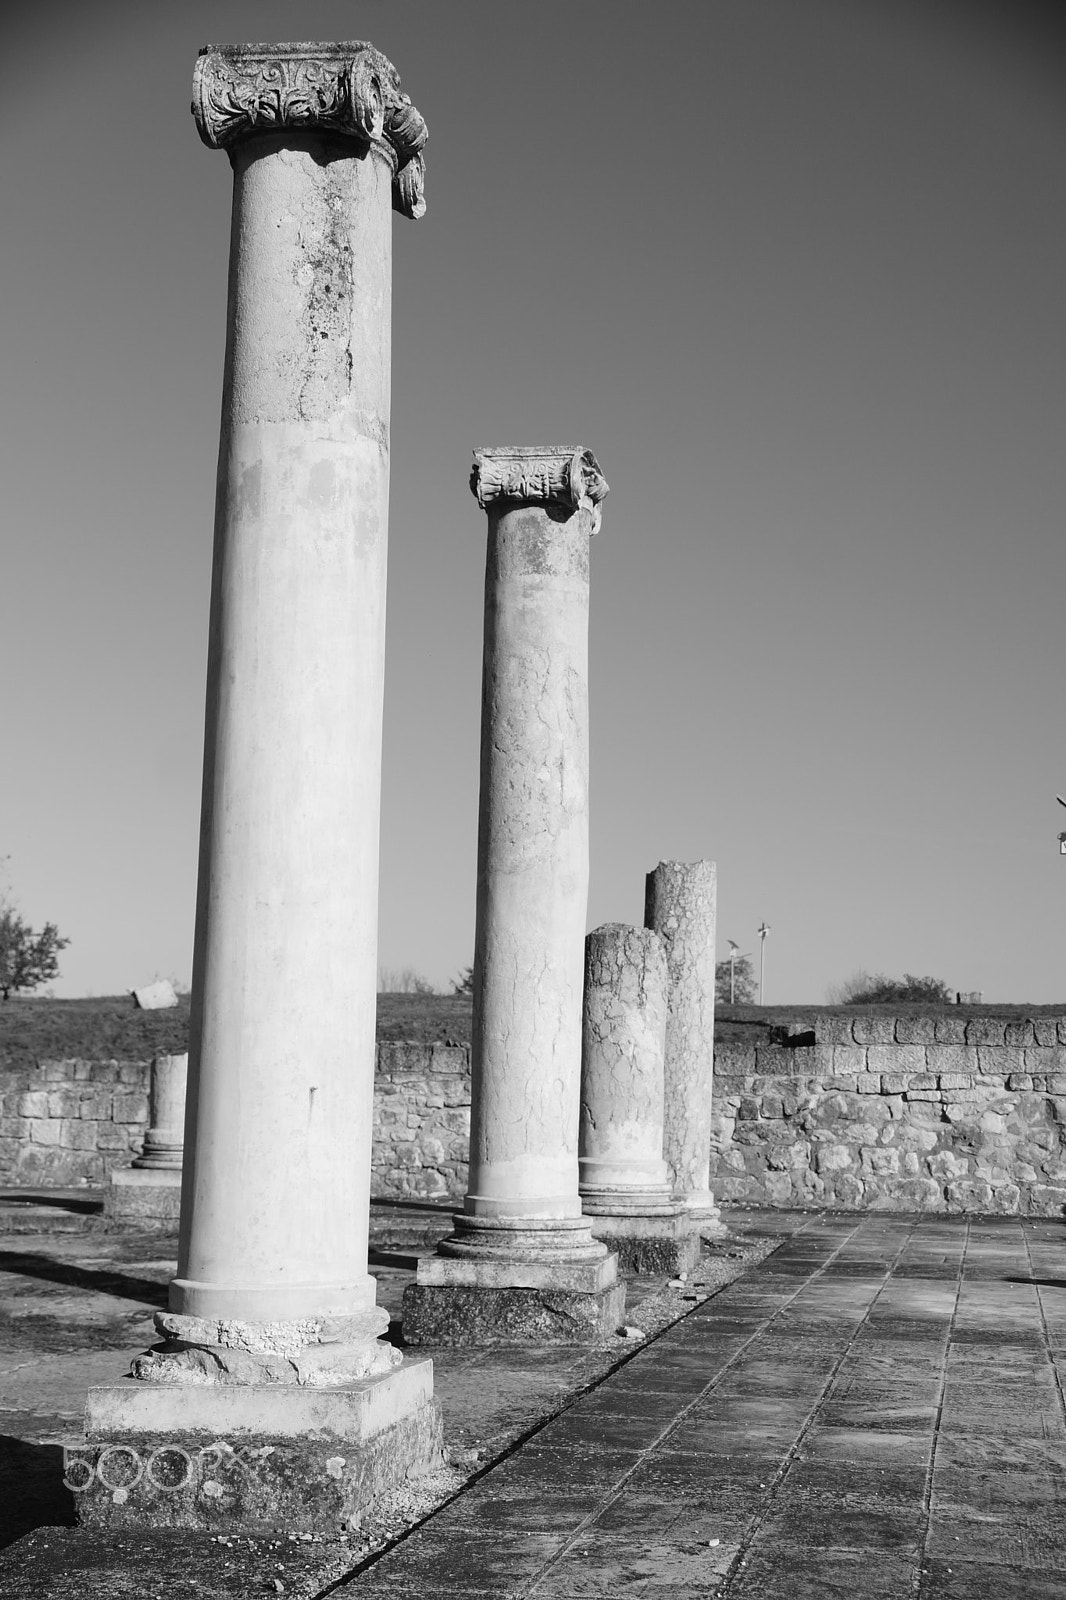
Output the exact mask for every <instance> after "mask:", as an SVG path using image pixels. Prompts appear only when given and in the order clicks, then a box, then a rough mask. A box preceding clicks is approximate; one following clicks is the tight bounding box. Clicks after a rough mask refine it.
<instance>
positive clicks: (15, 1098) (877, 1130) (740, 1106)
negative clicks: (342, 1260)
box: [0, 1013, 1066, 1216]
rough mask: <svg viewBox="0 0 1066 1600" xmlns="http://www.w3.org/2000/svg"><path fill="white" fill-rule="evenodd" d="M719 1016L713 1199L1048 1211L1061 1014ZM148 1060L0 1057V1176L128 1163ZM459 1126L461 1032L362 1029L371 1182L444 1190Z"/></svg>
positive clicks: (144, 1108) (1055, 1187) (139, 1128)
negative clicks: (372, 1050)
mask: <svg viewBox="0 0 1066 1600" xmlns="http://www.w3.org/2000/svg"><path fill="white" fill-rule="evenodd" d="M753 1017H754V1013H753ZM723 1031H726V1032H732V1033H733V1034H737V1033H744V1032H745V1031H747V1032H748V1034H749V1035H750V1036H749V1037H748V1038H736V1037H734V1038H728V1037H727V1038H726V1039H725V1040H723V1041H722V1042H720V1043H719V1044H718V1046H717V1048H716V1050H715V1117H714V1127H713V1133H712V1148H711V1171H712V1174H713V1184H712V1186H713V1188H714V1191H715V1193H716V1195H717V1196H718V1197H719V1198H721V1199H723V1200H729V1201H741V1202H744V1201H746V1202H749V1203H751V1204H758V1205H771V1206H797V1205H798V1206H810V1207H823V1206H833V1207H844V1208H847V1209H873V1210H908V1211H913V1210H929V1211H944V1212H951V1211H992V1212H1002V1213H1011V1214H1013V1213H1016V1212H1021V1213H1028V1214H1035V1215H1044V1216H1061V1215H1063V1214H1064V1211H1066V1016H1063V1017H1055V1016H1037V1017H1027V1018H1004V1017H993V1016H981V1017H969V1018H966V1017H961V1016H959V1017H955V1016H952V1015H950V1014H946V1015H938V1016H935V1017H932V1016H926V1017H920V1016H913V1015H910V1016H869V1015H862V1016H858V1015H855V1016H848V1015H841V1014H839V1013H832V1014H829V1013H826V1014H818V1013H811V1014H809V1015H805V1016H804V1017H803V1018H802V1019H800V1020H796V1021H792V1022H781V1023H779V1024H777V1025H772V1024H770V1023H766V1022H763V1023H757V1022H756V1021H754V1020H752V1019H751V1018H749V1019H748V1023H747V1025H746V1028H745V1027H744V1026H739V1025H735V1026H733V1027H732V1028H730V1027H729V1026H728V1024H727V1026H726V1029H724V1030H723ZM150 1076H151V1065H150V1063H149V1062H148V1061H82V1060H63V1061H50V1060H45V1061H41V1062H39V1063H36V1064H34V1063H29V1064H13V1063H11V1062H10V1061H8V1062H6V1063H5V1062H4V1061H3V1060H0V1184H4V1185H12V1186H14V1185H20V1184H21V1185H27V1184H41V1183H46V1184H53V1185H77V1184H79V1183H92V1184H97V1183H101V1182H103V1181H104V1180H105V1179H106V1176H107V1173H108V1171H109V1169H110V1168H111V1167H113V1166H116V1165H119V1166H126V1165H128V1164H129V1162H130V1161H131V1160H132V1159H133V1157H134V1156H135V1155H136V1154H138V1153H139V1151H140V1149H141V1145H142V1142H143V1139H144V1133H145V1130H146V1128H147V1125H148V1088H149V1081H150ZM469 1136H470V1059H469V1048H468V1047H467V1046H464V1045H445V1044H433V1045H429V1044H403V1043H385V1042H383V1043H381V1044H379V1045H378V1055H377V1080H376V1088H375V1099H374V1158H373V1185H374V1193H375V1195H378V1196H380V1197H382V1198H392V1199H405V1198H407V1199H416V1198H418V1197H420V1196H424V1197H427V1198H431V1199H433V1198H436V1199H443V1198H445V1197H450V1198H456V1197H458V1196H460V1195H462V1193H463V1192H464V1190H465V1187H466V1174H467V1153H468V1144H469Z"/></svg>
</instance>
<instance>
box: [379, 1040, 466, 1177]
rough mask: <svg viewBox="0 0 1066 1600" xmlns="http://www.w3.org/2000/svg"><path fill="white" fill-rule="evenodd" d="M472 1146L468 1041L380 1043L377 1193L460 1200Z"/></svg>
mask: <svg viewBox="0 0 1066 1600" xmlns="http://www.w3.org/2000/svg"><path fill="white" fill-rule="evenodd" d="M469 1151H470V1049H469V1046H467V1045H446V1044H384V1043H383V1044H379V1045H378V1055H377V1072H376V1076H375V1079H374V1159H373V1176H372V1179H371V1193H372V1194H374V1195H376V1196H378V1197H379V1198H381V1199H416V1198H418V1197H424V1198H428V1199H442V1198H444V1197H445V1196H448V1197H451V1198H453V1199H458V1198H459V1196H461V1195H462V1194H464V1193H465V1192H466V1174H467V1164H468V1158H469Z"/></svg>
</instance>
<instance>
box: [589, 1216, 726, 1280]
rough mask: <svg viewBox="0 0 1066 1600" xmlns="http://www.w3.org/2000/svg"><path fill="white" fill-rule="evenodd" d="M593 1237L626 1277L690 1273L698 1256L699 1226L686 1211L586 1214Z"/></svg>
mask: <svg viewBox="0 0 1066 1600" xmlns="http://www.w3.org/2000/svg"><path fill="white" fill-rule="evenodd" d="M588 1221H589V1226H590V1227H591V1229H592V1237H593V1238H594V1239H600V1240H602V1241H603V1243H604V1244H605V1245H606V1246H607V1248H608V1250H613V1251H614V1252H615V1253H616V1255H617V1256H618V1270H619V1272H622V1273H625V1274H626V1275H627V1276H629V1277H641V1276H645V1275H647V1276H662V1275H663V1274H664V1273H665V1274H667V1275H668V1276H670V1277H676V1276H677V1275H678V1273H680V1272H691V1270H692V1268H693V1267H694V1266H695V1265H696V1263H697V1261H698V1260H699V1258H700V1237H701V1235H700V1226H699V1223H698V1221H697V1220H696V1219H695V1218H694V1217H692V1216H691V1215H689V1214H686V1213H685V1212H683V1211H681V1212H676V1213H675V1214H674V1215H673V1216H663V1215H659V1216H656V1215H655V1214H654V1213H652V1214H649V1215H646V1216H640V1215H639V1214H633V1215H627V1216H622V1215H617V1214H613V1215H603V1216H600V1215H598V1214H596V1213H589V1214H588Z"/></svg>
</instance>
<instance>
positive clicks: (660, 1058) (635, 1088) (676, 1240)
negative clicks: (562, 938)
mask: <svg viewBox="0 0 1066 1600" xmlns="http://www.w3.org/2000/svg"><path fill="white" fill-rule="evenodd" d="M669 991H670V978H669V974H668V972H667V966H666V955H665V952H664V950H663V945H662V940H661V939H660V938H659V936H658V934H657V933H654V932H653V931H652V930H651V929H650V928H631V927H627V926H626V925H625V924H623V923H620V922H609V923H607V924H606V926H604V927H602V928H597V929H596V930H595V931H594V932H593V933H590V934H589V936H588V938H587V939H586V940H585V1001H584V1013H583V1018H582V1048H581V1124H580V1134H579V1142H578V1172H579V1181H578V1192H579V1193H580V1195H581V1209H582V1210H583V1211H584V1212H585V1213H586V1215H587V1216H589V1217H590V1218H591V1222H592V1233H593V1237H594V1238H597V1239H602V1240H603V1241H604V1243H605V1244H607V1245H608V1246H609V1247H610V1248H611V1249H612V1250H615V1251H617V1252H618V1265H619V1268H620V1270H621V1271H623V1272H628V1273H661V1272H668V1273H678V1272H687V1271H688V1270H689V1269H690V1268H691V1267H693V1266H695V1264H696V1262H697V1261H698V1259H699V1253H700V1236H699V1229H698V1226H697V1225H696V1222H695V1220H694V1218H693V1217H692V1214H691V1213H690V1212H689V1211H687V1210H686V1208H685V1207H684V1206H682V1205H679V1204H678V1203H677V1202H676V1201H674V1200H673V1198H672V1192H673V1184H672V1181H671V1175H670V1169H669V1167H668V1166H667V1164H666V1162H665V1161H664V1160H663V1073H664V1050H665V1043H666V1018H667V1006H668V1002H669Z"/></svg>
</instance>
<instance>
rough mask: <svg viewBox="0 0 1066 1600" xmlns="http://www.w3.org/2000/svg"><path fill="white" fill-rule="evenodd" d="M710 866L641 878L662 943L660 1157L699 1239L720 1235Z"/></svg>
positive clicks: (676, 866)
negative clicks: (714, 1161)
mask: <svg viewBox="0 0 1066 1600" xmlns="http://www.w3.org/2000/svg"><path fill="white" fill-rule="evenodd" d="M716 889H717V876H716V871H715V864H714V862H713V861H695V862H691V863H685V862H681V861H660V863H659V865H658V866H657V867H656V868H655V871H654V872H649V873H648V877H647V883H646V889H645V900H644V923H645V926H646V927H648V928H653V929H654V930H655V932H656V933H657V934H658V935H659V937H660V938H661V939H662V941H663V945H664V948H665V950H666V964H667V969H668V971H669V974H670V1004H669V1011H668V1015H667V1022H666V1062H665V1108H664V1109H665V1134H664V1140H663V1154H664V1156H665V1157H666V1161H667V1164H668V1165H669V1167H670V1170H671V1172H672V1174H673V1179H674V1198H675V1199H676V1200H678V1201H680V1203H681V1204H682V1205H683V1206H685V1207H686V1209H687V1210H689V1211H692V1212H695V1213H696V1214H697V1215H698V1217H699V1219H700V1226H701V1231H702V1232H703V1233H704V1234H705V1235H710V1234H715V1233H721V1232H724V1229H723V1227H722V1219H721V1213H720V1212H719V1210H718V1207H717V1206H716V1205H715V1203H714V1195H713V1194H712V1193H711V1189H710V1168H711V1094H712V1086H713V1081H714V940H715V896H716Z"/></svg>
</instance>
